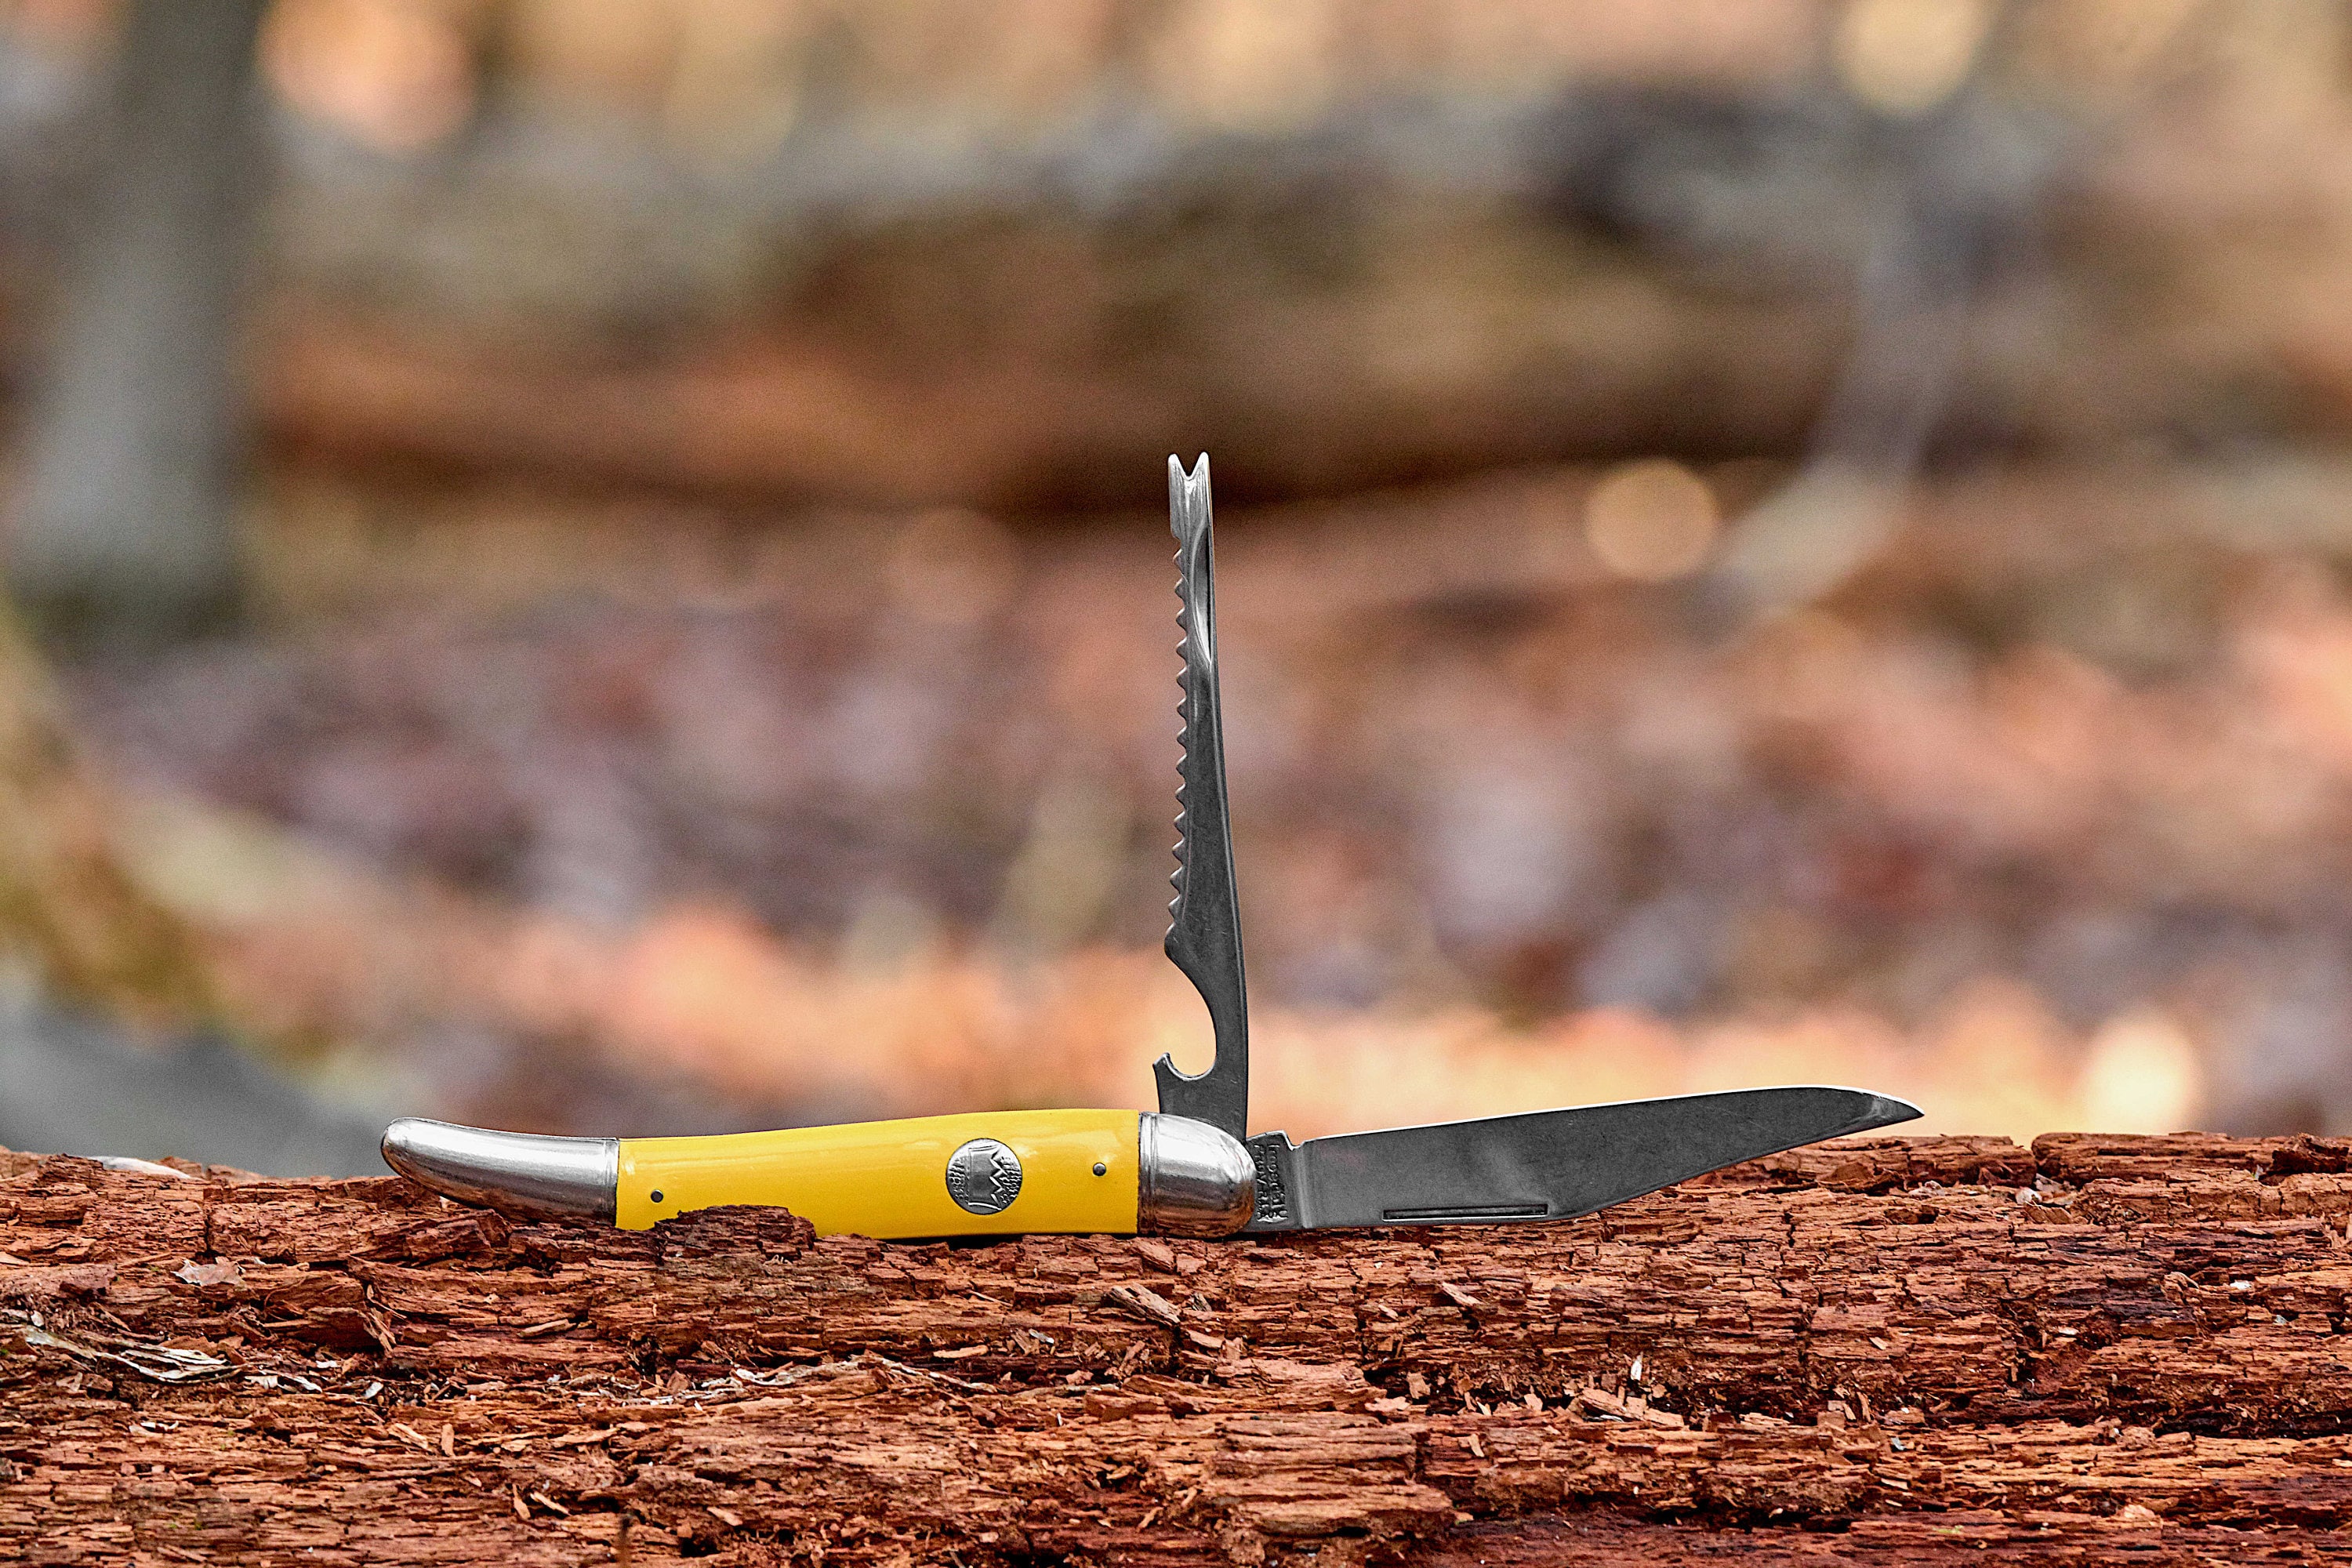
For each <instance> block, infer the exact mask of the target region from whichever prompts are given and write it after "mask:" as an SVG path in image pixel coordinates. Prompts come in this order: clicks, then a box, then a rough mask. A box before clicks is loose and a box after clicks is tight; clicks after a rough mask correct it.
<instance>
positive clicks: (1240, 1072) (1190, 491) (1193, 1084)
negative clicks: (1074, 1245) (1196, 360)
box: [1151, 452, 1249, 1139]
mask: <svg viewBox="0 0 2352 1568" xmlns="http://www.w3.org/2000/svg"><path fill="white" fill-rule="evenodd" d="M1168 521H1169V527H1170V528H1171V530H1172V531H1174V533H1175V535H1176V597H1177V601H1178V608H1177V612H1176V624H1177V626H1178V628H1179V630H1180V632H1181V640H1180V641H1179V642H1178V644H1177V648H1178V651H1179V652H1180V653H1181V655H1182V657H1183V660H1184V673H1183V678H1182V687H1183V698H1182V700H1181V702H1180V703H1179V705H1178V708H1177V716H1178V723H1179V728H1178V731H1177V743H1178V746H1179V749H1180V752H1181V756H1180V760H1179V762H1178V764H1177V787H1176V800H1177V805H1178V811H1177V814H1176V870H1175V874H1174V875H1173V876H1171V878H1170V879H1169V880H1170V881H1171V883H1172V884H1173V885H1174V886H1175V889H1176V896H1175V898H1174V899H1172V900H1170V901H1169V905H1168V914H1169V926H1168V956H1169V958H1170V959H1171V961H1172V962H1173V963H1175V965H1176V967H1177V968H1179V969H1181V970H1182V971H1183V972H1184V974H1185V977H1186V978H1187V979H1189V980H1191V981H1192V985H1193V988H1194V989H1196V990H1197V991H1199V992H1200V994H1201V1000H1202V1003H1203V1004H1205V1005H1207V1007H1208V1009H1209V1022H1210V1026H1211V1027H1212V1028H1213V1029H1214V1031H1215V1033H1216V1043H1217V1044H1216V1051H1217V1054H1216V1059H1215V1061H1214V1062H1213V1064H1212V1065H1211V1067H1210V1068H1209V1070H1208V1071H1207V1072H1204V1073H1201V1074H1198V1075H1197V1076H1196V1075H1191V1074H1186V1073H1183V1072H1180V1071H1178V1070H1177V1068H1176V1064H1175V1062H1174V1060H1173V1059H1172V1058H1169V1057H1167V1056H1162V1057H1161V1058H1160V1059H1159V1060H1158V1061H1156V1062H1154V1063H1153V1064H1152V1068H1151V1070H1152V1075H1153V1076H1154V1077H1155V1078H1156V1079H1158V1080H1159V1085H1160V1110H1161V1111H1163V1112H1165V1113H1167V1114H1169V1115H1171V1116H1189V1117H1191V1118H1192V1119H1193V1120H1194V1121H1205V1122H1208V1123H1209V1124H1210V1125H1212V1126H1213V1127H1218V1128H1221V1129H1223V1131H1226V1132H1228V1133H1231V1134H1232V1135H1233V1136H1234V1137H1235V1138H1237V1139H1238V1138H1244V1137H1246V1136H1247V1135H1248V1121H1249V1011H1248V1004H1247V1000H1246V996H1245V994H1244V985H1243V981H1242V917H1241V906H1240V903H1239V901H1238V900H1237V898H1236V896H1235V893H1234V843H1233V834H1232V830H1231V826H1230V825H1229V824H1228V822H1227V820H1226V814H1225V741H1224V726H1223V721H1222V720H1221V718H1220V716H1219V712H1218V703H1217V629H1216V628H1217V592H1216V571H1217V567H1216V551H1215V546H1214V544H1213V539H1212V531H1213V530H1212V522H1211V517H1210V510H1209V458H1208V454H1207V453H1205V452H1204V453H1202V455H1201V459H1200V461H1199V462H1198V463H1196V464H1195V465H1194V466H1193V468H1192V472H1191V473H1189V474H1188V473H1186V472H1185V471H1184V466H1183V464H1182V463H1181V462H1179V461H1178V460H1177V459H1176V458H1173V457H1171V458H1169V459H1168Z"/></svg>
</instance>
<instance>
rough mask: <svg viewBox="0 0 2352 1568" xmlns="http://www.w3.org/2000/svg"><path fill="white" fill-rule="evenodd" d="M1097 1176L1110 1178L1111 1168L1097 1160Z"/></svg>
mask: <svg viewBox="0 0 2352 1568" xmlns="http://www.w3.org/2000/svg"><path fill="white" fill-rule="evenodd" d="M1095 1174H1096V1175H1097V1176H1108V1175H1109V1174H1110V1167H1109V1166H1108V1165H1106V1164H1104V1163H1102V1162H1101V1161H1100V1160H1097V1161H1096V1162H1095Z"/></svg>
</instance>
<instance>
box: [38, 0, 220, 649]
mask: <svg viewBox="0 0 2352 1568" xmlns="http://www.w3.org/2000/svg"><path fill="white" fill-rule="evenodd" d="M125 10H126V16H125V26H124V29H123V37H122V43H121V53H120V56H119V58H117V60H116V62H115V70H114V79H113V82H112V85H111V90H110V98H109V100H108V102H107V104H106V106H105V111H104V115H103V123H102V124H100V126H99V127H98V136H97V139H96V143H95V146H94V148H93V157H92V161H91V167H90V170H89V181H88V192H87V195H86V197H85V200H84V205H83V207H82V210H81V211H79V213H78V214H77V215H75V216H77V218H78V219H79V225H78V231H77V232H76V233H75V234H74V235H73V236H72V237H71V246H70V249H71V255H70V257H69V258H68V265H67V267H66V269H65V276H64V279H63V285H62V293H63V296H64V298H63V300H62V304H61V311H60V319H59V321H58V325H57V327H56V330H55V339H56V341H55V343H54V345H53V347H52V350H51V353H50V355H49V367H48V371H47V377H46V379H45V384H44V386H43V391H42V395H41V402H40V405H39V406H38V407H37V410H36V411H35V413H34V415H33V417H32V421H31V430H30V436H29V438H28V440H27V443H26V448H27V458H26V480H25V485H26V494H25V498H24V501H23V504H22V505H21V506H20V507H19V508H18V515H17V517H16V520H15V527H14V537H13V538H12V540H11V541H10V551H9V568H10V574H11V577H12V580H13V581H14V583H15V584H16V588H17V590H18V592H19V593H20V594H21V595H23V596H24V598H25V600H26V603H27V604H28V605H31V606H32V607H33V608H34V610H35V611H36V613H37V615H38V616H40V618H42V619H43V620H44V621H46V622H48V623H50V624H52V625H55V626H58V627H60V629H63V630H66V631H68V632H70V633H76V634H82V635H87V636H90V637H100V638H104V639H114V638H120V637H133V638H137V639H140V640H152V639H153V638H155V637H169V636H176V635H181V634H184V633H185V632H187V631H189V630H191V629H194V628H197V627H201V626H205V625H206V624H208V623H209V622H211V621H213V620H215V619H216V618H217V617H218V616H220V615H222V614H223V613H224V612H225V611H226V607H227V606H228V605H229V604H230V602H231V600H232V598H233V596H234V593H235V588H236V536H235V530H234V526H233V523H234V504H235V490H234V486H235V478H236V475H235V465H236V458H237V456H238V452H239V447H240V446H241V444H242V426H243V418H242V401H243V400H242V398H241V396H240V395H239V394H238V392H237V385H236V383H237V376H236V369H235V365H234V363H233V360H234V355H235V352H236V344H235V325H236V300H237V295H238V292H239V285H240V282H241V278H242V274H243V272H244V270H245V268H246V265H247V260H248V253H249V252H250V250H251V249H252V238H253V229H254V222H255V218H256V211H255V207H256V202H255V198H256V195H257V192H256V188H255V186H256V181H255V179H254V177H253V175H254V167H255V164H256V163H257V157H258V154H259V152H260V147H259V139H258V137H257V135H256V134H255V130H256V121H257V112H256V105H255V103H254V93H253V54H254V39H255V37H256V34H257V30H258V28H259V26H260V20H261V13H262V0H209V3H208V4H205V5H186V4H184V0H136V3H135V4H132V5H129V6H127V7H126V8H125Z"/></svg>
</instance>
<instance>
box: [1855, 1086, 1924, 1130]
mask: <svg viewBox="0 0 2352 1568" xmlns="http://www.w3.org/2000/svg"><path fill="white" fill-rule="evenodd" d="M1863 1092H1864V1096H1865V1098H1866V1100H1867V1103H1866V1104H1865V1105H1864V1107H1863V1115H1862V1124H1863V1126H1864V1127H1866V1128H1868V1127H1892V1126H1894V1125H1895V1123H1897V1122H1900V1121H1918V1120H1919V1118H1920V1117H1922V1116H1925V1115H1926V1114H1927V1112H1926V1111H1924V1110H1920V1109H1919V1108H1918V1107H1917V1106H1916V1105H1914V1104H1912V1103H1911V1102H1910V1101H1909V1100H1897V1099H1895V1097H1894V1096H1893V1095H1891V1094H1874V1093H1871V1092H1870V1091H1869V1090H1867V1089H1865V1090H1864V1091H1863Z"/></svg>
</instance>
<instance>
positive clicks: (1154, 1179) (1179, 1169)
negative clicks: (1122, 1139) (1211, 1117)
mask: <svg viewBox="0 0 2352 1568" xmlns="http://www.w3.org/2000/svg"><path fill="white" fill-rule="evenodd" d="M1135 1136H1136V1143H1137V1150H1136V1153H1137V1156H1138V1159H1139V1164H1140V1166H1141V1169H1142V1173H1143V1180H1142V1185H1141V1188H1140V1190H1139V1193H1138V1194H1137V1203H1136V1210H1137V1212H1136V1225H1137V1227H1138V1228H1139V1229H1141V1230H1146V1231H1158V1232H1160V1233H1161V1234H1163V1235H1168V1236H1230V1235H1232V1234H1233V1233H1234V1231H1237V1230H1239V1229H1241V1227H1242V1226H1244V1225H1247V1224H1248V1223H1249V1219H1250V1215H1251V1214H1252V1213H1253V1212H1255V1206H1256V1202H1257V1173H1256V1168H1255V1166H1254V1165H1252V1164H1251V1163H1250V1156H1249V1151H1248V1150H1246V1149H1244V1148H1243V1147H1242V1145H1241V1143H1240V1142H1239V1141H1238V1140H1236V1139H1234V1138H1233V1137H1231V1136H1229V1135H1228V1134H1227V1133H1226V1132H1224V1131H1223V1130H1222V1129H1220V1128H1215V1127H1212V1126H1210V1125H1209V1124H1208V1123H1207V1122H1205V1121H1193V1120H1192V1118H1191V1117H1189V1116H1166V1115H1154V1114H1151V1113H1150V1112H1146V1113H1145V1115H1144V1117H1143V1121H1142V1124H1141V1125H1140V1126H1139V1127H1138V1128H1137V1129H1136V1134H1135Z"/></svg>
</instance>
